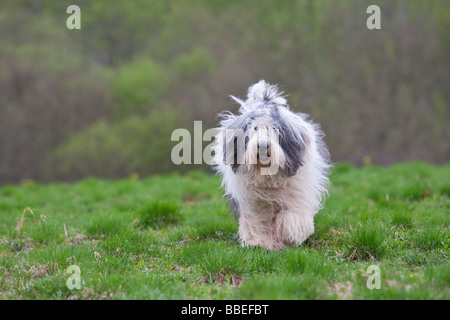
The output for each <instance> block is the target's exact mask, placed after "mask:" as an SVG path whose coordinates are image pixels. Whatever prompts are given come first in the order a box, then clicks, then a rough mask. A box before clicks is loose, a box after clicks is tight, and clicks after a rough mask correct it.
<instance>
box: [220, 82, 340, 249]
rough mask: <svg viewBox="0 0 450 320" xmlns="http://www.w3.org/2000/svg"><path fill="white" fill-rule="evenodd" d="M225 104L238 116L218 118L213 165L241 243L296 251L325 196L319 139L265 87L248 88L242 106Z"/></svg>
mask: <svg viewBox="0 0 450 320" xmlns="http://www.w3.org/2000/svg"><path fill="white" fill-rule="evenodd" d="M230 97H231V98H232V99H233V100H234V101H235V102H237V103H238V104H239V105H240V108H239V114H237V115H235V114H233V113H231V112H229V111H225V112H223V113H220V114H219V116H220V117H222V120H221V122H220V126H219V128H218V129H217V134H216V137H215V144H214V146H213V150H214V156H213V159H212V164H213V166H214V168H215V170H216V172H217V173H218V174H219V175H221V176H222V188H224V191H225V196H226V197H227V199H228V203H229V205H230V208H231V210H232V211H233V212H234V215H235V217H236V218H237V219H238V221H239V239H240V242H241V244H242V246H246V247H248V246H259V247H262V248H266V249H268V250H281V249H283V248H284V247H286V246H299V245H301V244H302V243H303V242H304V241H305V240H306V239H307V238H308V237H309V236H310V235H311V234H313V233H314V216H315V214H316V213H317V212H318V211H319V210H320V209H321V208H322V205H323V200H324V199H325V198H326V196H327V195H328V189H329V179H328V175H329V169H330V168H331V166H332V165H331V163H330V156H329V151H328V148H327V146H326V145H325V143H324V140H323V138H324V133H323V132H322V131H321V129H320V127H319V125H317V124H315V123H313V122H312V121H311V120H309V119H308V115H306V114H304V113H294V112H293V111H291V110H290V108H289V106H288V104H287V100H286V98H285V96H283V92H279V90H278V86H277V85H271V84H269V83H266V82H265V81H264V80H261V81H259V82H258V83H256V84H254V85H252V86H250V87H249V89H248V94H247V99H246V100H245V101H243V100H241V99H239V98H236V97H234V96H230Z"/></svg>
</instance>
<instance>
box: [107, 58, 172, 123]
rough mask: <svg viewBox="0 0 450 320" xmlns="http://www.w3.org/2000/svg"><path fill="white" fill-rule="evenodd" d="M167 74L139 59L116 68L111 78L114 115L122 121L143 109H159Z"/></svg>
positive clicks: (145, 59) (147, 60) (155, 65)
mask: <svg viewBox="0 0 450 320" xmlns="http://www.w3.org/2000/svg"><path fill="white" fill-rule="evenodd" d="M167 81H168V79H167V74H166V72H165V70H164V69H162V68H161V66H159V65H158V64H156V63H155V62H154V61H152V60H151V59H149V58H139V59H135V60H134V61H132V62H130V63H128V64H125V65H122V66H120V67H119V68H117V70H116V72H115V74H114V77H113V90H114V103H115V107H114V115H115V117H116V118H117V119H122V118H124V117H127V116H129V115H132V114H133V113H137V112H138V111H142V110H143V109H144V108H147V109H148V108H150V109H159V108H160V105H159V103H160V102H159V101H158V100H159V99H161V98H162V95H163V94H165V93H166V90H167Z"/></svg>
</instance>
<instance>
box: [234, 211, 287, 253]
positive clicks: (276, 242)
mask: <svg viewBox="0 0 450 320" xmlns="http://www.w3.org/2000/svg"><path fill="white" fill-rule="evenodd" d="M258 218H259V219H258ZM239 237H240V240H241V244H242V246H259V247H262V248H265V249H267V250H281V249H283V248H284V246H285V245H284V244H283V242H282V241H280V239H279V238H278V237H277V236H276V234H275V233H274V230H273V228H271V221H267V219H261V216H260V215H256V214H253V213H252V214H241V216H240V218H239Z"/></svg>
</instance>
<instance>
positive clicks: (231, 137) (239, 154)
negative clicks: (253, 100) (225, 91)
mask: <svg viewBox="0 0 450 320" xmlns="http://www.w3.org/2000/svg"><path fill="white" fill-rule="evenodd" d="M250 117H251V115H248V114H247V115H241V116H237V117H234V118H233V119H232V120H231V121H229V122H228V123H227V124H226V126H224V127H223V128H222V130H223V132H222V136H223V142H222V143H223V161H224V163H225V164H229V165H231V169H232V170H233V172H234V173H236V172H237V170H238V169H239V167H240V166H241V165H243V164H245V151H246V150H247V143H248V136H247V127H248V121H249V119H250Z"/></svg>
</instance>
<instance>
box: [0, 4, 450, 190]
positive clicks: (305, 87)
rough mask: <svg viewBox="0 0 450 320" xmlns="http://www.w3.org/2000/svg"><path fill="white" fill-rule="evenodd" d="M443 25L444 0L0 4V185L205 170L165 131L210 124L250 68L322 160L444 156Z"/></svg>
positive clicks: (448, 54)
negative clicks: (178, 159)
mask: <svg viewBox="0 0 450 320" xmlns="http://www.w3.org/2000/svg"><path fill="white" fill-rule="evenodd" d="M71 4H76V5H78V6H79V7H80V9H81V30H68V29H67V27H66V20H67V18H68V17H69V16H70V14H67V13H66V9H67V7H68V6H69V5H71ZM371 4H377V5H379V6H380V8H381V27H382V29H381V30H368V29H367V27H366V20H367V18H368V17H369V14H367V13H366V9H367V7H368V6H369V5H371ZM449 30H450V1H448V0H432V1H424V0H386V1H375V0H372V1H362V0H358V1H356V0H339V1H335V0H297V1H294V0H285V1H273V0H246V1H229V0H189V1H187V0H176V1H168V0H133V1H111V0H104V1H101V0H96V1H88V0H77V1H74V0H70V1H65V0H33V1H25V0H11V1H10V0H2V1H1V2H0V184H6V183H17V182H21V181H24V180H26V179H32V180H34V181H42V182H46V181H54V180H57V181H72V180H77V179H82V178H84V177H88V176H96V177H102V178H113V179H114V178H122V177H128V176H130V175H133V174H134V175H140V176H148V175H152V174H157V173H166V172H173V171H178V172H184V171H187V170H190V169H202V170H206V171H210V170H211V169H210V168H209V167H208V166H207V165H184V166H175V165H174V164H173V163H172V162H171V159H170V152H171V150H172V148H173V146H174V145H176V144H177V142H172V141H171V139H170V136H171V133H172V131H173V130H174V129H176V128H187V129H189V130H190V131H192V130H193V121H194V120H201V121H203V130H206V129H208V128H213V127H215V126H216V125H217V123H218V121H219V119H217V118H216V115H217V113H218V112H220V111H223V110H225V109H227V110H230V111H232V112H236V111H237V109H238V106H237V105H236V104H235V103H232V102H231V101H230V99H229V98H228V95H229V94H233V95H236V96H238V97H245V95H246V91H247V88H248V86H249V85H251V84H252V83H254V82H256V81H258V80H260V79H265V80H266V81H268V82H272V83H278V84H279V86H280V88H281V89H282V90H285V91H286V93H287V94H288V101H289V104H290V106H291V108H292V109H294V110H295V111H301V112H306V113H309V114H310V115H311V117H312V118H313V119H314V120H315V121H316V122H318V123H320V124H321V126H322V129H323V130H324V132H325V133H326V143H327V144H328V146H329V148H330V150H331V156H332V161H333V162H343V161H348V162H351V163H354V164H356V165H361V164H363V163H364V164H368V163H373V164H379V165H390V164H393V163H396V162H403V161H412V160H422V161H427V162H430V163H434V164H443V163H446V162H448V161H449V159H450V144H449V141H450V125H449V120H450V105H449V103H450V90H449V89H450V88H449V87H450V86H449V84H450V72H449V71H450V36H449ZM207 144H209V142H205V146H206V145H207Z"/></svg>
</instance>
